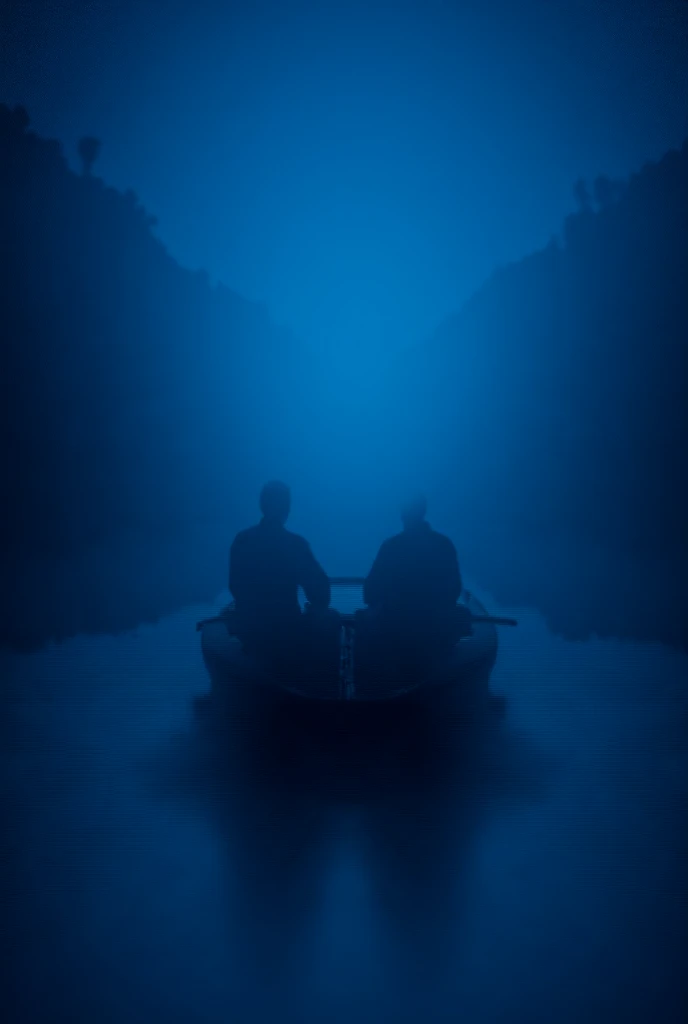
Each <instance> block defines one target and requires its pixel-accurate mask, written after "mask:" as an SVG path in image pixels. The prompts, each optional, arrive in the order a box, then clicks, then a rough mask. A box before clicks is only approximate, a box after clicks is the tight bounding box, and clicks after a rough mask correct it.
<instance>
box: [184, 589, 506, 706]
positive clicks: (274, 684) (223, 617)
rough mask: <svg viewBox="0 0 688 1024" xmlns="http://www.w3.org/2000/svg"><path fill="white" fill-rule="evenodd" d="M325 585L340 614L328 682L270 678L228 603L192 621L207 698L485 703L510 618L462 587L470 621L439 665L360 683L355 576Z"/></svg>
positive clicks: (330, 702) (362, 703)
mask: <svg viewBox="0 0 688 1024" xmlns="http://www.w3.org/2000/svg"><path fill="white" fill-rule="evenodd" d="M330 584H331V587H332V595H333V599H332V606H333V607H334V608H336V609H337V610H338V611H339V612H340V614H341V617H342V628H341V644H340V668H339V675H338V678H337V679H336V680H334V679H333V680H331V681H327V682H325V683H324V682H323V681H322V680H320V679H317V678H315V679H311V680H307V679H305V678H296V679H288V680H286V679H282V678H276V677H275V676H274V675H273V674H271V673H270V672H269V671H268V670H267V669H266V668H264V667H263V666H261V665H260V664H259V663H258V662H257V661H256V660H255V659H254V658H253V657H251V656H250V655H249V654H247V653H246V652H245V651H244V649H243V646H242V643H241V641H240V639H239V638H238V636H237V635H236V632H235V630H234V628H233V624H232V623H233V606H232V605H229V606H228V607H227V608H226V609H224V611H223V612H222V613H221V614H220V615H218V616H214V617H212V618H209V619H204V620H202V621H201V622H199V623H197V630H198V631H199V632H200V634H201V650H202V653H203V659H204V661H205V665H206V668H207V670H208V674H209V676H210V680H211V696H212V697H214V698H219V699H220V700H226V699H228V698H229V699H231V698H233V697H240V696H241V695H242V694H247V693H250V694H252V695H254V696H256V695H259V696H260V697H262V698H267V699H270V698H273V699H274V698H277V699H279V700H282V701H288V702H291V703H304V702H305V703H308V704H309V705H313V704H314V703H318V704H321V705H325V704H326V705H328V706H330V707H333V706H339V705H347V706H349V707H351V706H359V707H361V706H371V705H377V706H380V705H386V704H390V703H395V704H399V703H408V702H411V703H416V702H418V701H428V700H430V701H434V700H436V699H437V698H438V696H439V695H440V694H447V693H448V692H450V691H451V692H453V693H458V694H459V696H460V697H463V698H465V699H466V701H467V702H469V701H470V702H475V701H476V700H477V701H481V700H483V699H485V700H488V701H489V700H490V699H491V697H492V695H490V692H489V679H490V674H491V672H492V669H493V667H494V664H495V661H496V658H497V650H498V637H497V626H500V625H508V626H515V625H516V622H515V620H513V619H506V618H498V617H495V616H490V615H488V613H487V610H486V609H485V607H484V605H483V604H482V603H481V602H480V601H479V600H478V598H477V597H475V596H474V595H473V594H472V593H471V592H470V591H468V590H464V591H463V593H462V595H461V597H460V600H459V605H460V606H461V607H462V608H463V609H464V617H465V619H466V621H468V622H469V623H470V629H469V631H468V632H469V635H465V636H461V638H460V639H459V640H457V642H456V643H455V644H454V646H453V648H452V649H451V651H450V653H449V655H448V656H447V657H446V658H444V659H443V660H442V662H441V663H440V664H439V665H437V666H436V667H434V668H433V669H432V671H430V672H428V673H425V674H423V675H421V676H420V677H418V678H416V679H412V680H411V681H409V680H405V681H403V682H402V681H400V680H398V679H394V678H388V679H385V680H384V681H383V680H375V679H362V678H360V674H359V673H357V671H356V625H357V621H358V619H357V606H358V608H359V609H360V605H361V596H362V586H363V579H361V578H359V577H332V578H330ZM492 703H493V704H495V703H496V704H497V705H500V706H501V705H502V704H503V702H501V701H500V699H499V698H492Z"/></svg>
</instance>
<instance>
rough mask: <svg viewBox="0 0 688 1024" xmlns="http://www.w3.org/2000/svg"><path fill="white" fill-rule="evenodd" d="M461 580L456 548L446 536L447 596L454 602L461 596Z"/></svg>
mask: <svg viewBox="0 0 688 1024" xmlns="http://www.w3.org/2000/svg"><path fill="white" fill-rule="evenodd" d="M462 590H463V581H462V579H461V570H460V569H459V558H458V555H457V554H456V548H455V547H454V544H453V543H452V541H451V540H449V539H448V538H447V597H448V599H449V600H450V601H451V602H452V603H453V604H455V603H456V602H457V601H458V600H459V598H460V597H461V591H462Z"/></svg>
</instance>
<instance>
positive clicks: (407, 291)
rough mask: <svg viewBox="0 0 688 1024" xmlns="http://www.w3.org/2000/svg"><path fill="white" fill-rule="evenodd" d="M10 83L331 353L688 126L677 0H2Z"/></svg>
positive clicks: (227, 276)
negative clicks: (89, 143)
mask: <svg viewBox="0 0 688 1024" xmlns="http://www.w3.org/2000/svg"><path fill="white" fill-rule="evenodd" d="M0 19H1V20H0V102H7V103H17V102H22V103H24V104H25V105H26V106H27V108H28V109H29V112H30V115H31V117H32V122H33V126H34V128H35V129H36V130H37V131H39V132H40V133H41V134H44V135H48V136H53V137H57V138H59V139H61V140H62V141H63V142H64V145H65V152H66V154H67V155H68V157H69V158H70V160H71V161H73V162H74V164H75V166H76V164H77V157H76V146H77V142H78V139H79V138H80V137H81V136H83V135H86V134H92V135H95V136H97V137H99V138H100V139H101V140H102V142H103V149H102V155H101V157H100V158H99V161H98V164H97V166H96V173H99V174H100V175H102V176H103V178H104V179H105V180H106V181H107V182H109V183H111V184H113V185H115V186H116V187H118V188H129V187H131V188H133V189H134V190H135V191H136V192H137V194H138V195H139V197H140V199H141V200H142V202H143V203H144V205H145V206H146V207H147V208H148V210H149V211H150V212H151V213H152V214H154V215H155V216H157V217H158V220H159V225H158V228H157V231H158V233H159V236H160V237H161V239H162V240H163V241H164V242H165V244H166V245H167V246H168V248H169V250H170V251H171V253H172V254H173V255H174V256H175V257H176V258H177V259H178V260H179V261H180V262H181V263H182V264H183V265H185V266H189V267H192V268H194V269H196V268H205V269H206V270H207V271H208V272H209V273H210V275H211V277H212V278H213V279H216V280H221V281H223V282H225V283H226V284H228V285H229V286H230V287H232V288H234V289H235V290H236V291H238V292H239V293H241V294H242V295H244V296H246V297H247V298H249V299H251V300H253V301H256V302H260V303H264V304H265V305H266V306H267V307H268V308H269V310H270V313H271V315H272V317H273V318H274V319H275V320H276V321H277V322H278V323H281V324H284V325H286V326H288V327H290V328H291V329H292V330H293V331H294V332H296V333H297V334H298V335H300V336H301V337H302V338H304V339H305V340H306V341H308V342H309V343H311V344H313V345H315V346H317V347H318V348H319V349H320V350H321V351H323V352H331V353H337V354H338V356H339V357H340V358H343V359H348V358H349V355H351V357H352V358H353V357H357V358H363V357H364V356H365V355H367V354H370V353H377V354H394V353H395V352H398V351H399V350H400V349H401V348H403V347H405V346H406V345H410V344H415V343H417V342H419V341H422V340H423V339H424V338H425V337H427V336H428V335H429V334H431V332H432V331H433V330H434V329H435V328H436V327H437V326H438V324H439V323H440V322H441V321H442V320H443V319H444V318H446V317H447V316H448V315H451V313H453V312H454V311H456V310H457V309H458V308H459V307H460V305H461V303H462V302H463V301H464V300H465V299H466V298H467V297H468V296H469V295H470V294H471V292H472V291H473V290H474V289H475V288H476V287H478V286H479V285H480V284H481V283H482V281H483V280H484V279H485V278H486V277H487V276H489V274H490V273H491V272H492V271H493V270H494V269H496V268H497V267H498V266H500V265H503V264H504V263H507V262H510V261H511V260H514V259H519V258H521V257H522V256H524V255H526V254H527V253H528V252H531V251H533V250H534V249H536V248H538V247H540V246H543V245H545V244H546V243H547V242H548V241H549V239H550V238H551V237H552V235H553V234H556V233H557V231H558V230H559V228H560V225H561V221H562V219H563V217H564V216H565V215H566V214H567V213H568V212H570V211H571V210H572V209H573V208H574V201H573V197H572V186H573V183H574V181H575V180H576V179H577V178H578V177H579V176H580V175H583V176H586V177H588V178H593V177H595V176H596V175H597V174H600V173H605V174H608V175H610V176H612V177H617V176H618V177H621V176H626V175H628V174H629V173H631V172H632V171H634V170H637V169H639V168H640V167H641V166H642V164H643V163H645V162H646V161H647V160H651V159H657V158H659V157H660V156H661V155H662V154H663V153H664V152H665V151H666V150H667V149H669V148H672V147H674V146H677V145H680V143H681V142H682V141H683V139H684V138H685V137H686V135H688V61H687V60H686V54H688V3H686V0H624V2H623V3H621V2H619V0H597V2H592V0H558V2H557V3H556V4H553V3H551V2H548V0H522V2H520V3H518V4H514V3H513V2H512V0H492V2H490V3H487V2H485V0H466V2H464V3H451V2H446V0H445V2H441V0H424V2H423V3H419V2H387V3H380V2H379V0H349V2H348V3H342V2H340V0H320V2H314V0H308V2H277V0H255V2H253V3H250V4H231V3H226V2H224V3H221V2H219V0H196V2H194V3H189V2H187V3H181V2H179V0H167V2H165V3H162V2H160V0H158V2H157V3H153V2H152V0H120V2H115V0H71V2H70V0H63V2H58V0H52V2H50V3H48V2H44V0H30V2H23V0H22V2H19V0H5V3H4V4H3V8H2V13H1V14H0Z"/></svg>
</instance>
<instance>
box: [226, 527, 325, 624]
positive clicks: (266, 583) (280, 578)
mask: <svg viewBox="0 0 688 1024" xmlns="http://www.w3.org/2000/svg"><path fill="white" fill-rule="evenodd" d="M299 587H302V588H303V590H304V593H305V595H306V598H307V599H308V601H310V603H311V604H312V605H313V606H315V607H317V608H327V606H328V605H329V603H330V581H329V580H328V578H327V575H326V574H325V571H324V570H323V569H322V567H321V566H320V565H319V564H318V562H317V560H316V558H315V556H314V555H313V552H312V551H311V549H310V546H309V544H308V542H307V541H306V540H304V538H303V537H299V536H298V535H297V534H295V533H290V532H289V530H286V529H285V528H284V527H283V526H281V525H280V524H279V523H271V522H269V521H267V520H265V519H263V520H261V522H260V523H259V524H258V525H257V526H252V527H250V528H249V529H248V530H242V531H241V533H238V534H237V535H236V537H235V538H234V542H233V544H232V548H231V551H230V554H229V589H230V590H231V592H232V595H233V597H234V600H235V603H236V613H237V620H238V623H239V626H240V628H242V627H248V628H250V629H253V628H260V629H261V630H270V629H272V628H274V627H279V626H281V625H286V624H287V623H288V622H290V621H292V620H293V619H294V618H295V617H297V616H298V615H299V614H300V608H299V601H298V588H299Z"/></svg>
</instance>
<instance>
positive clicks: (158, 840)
mask: <svg viewBox="0 0 688 1024" xmlns="http://www.w3.org/2000/svg"><path fill="white" fill-rule="evenodd" d="M487 600H488V603H489V605H490V608H491V610H493V611H495V612H498V611H501V612H502V613H504V614H509V613H511V614H513V613H514V611H515V610H513V609H498V608H497V607H496V606H495V605H494V602H491V601H489V597H488V599H487ZM208 611H209V609H207V608H197V609H188V610H186V611H185V612H184V613H181V614H179V615H177V616H175V617H173V618H169V619H166V620H165V621H163V622H161V623H159V624H158V625H156V626H153V627H145V628H142V629H140V630H139V631H137V633H136V634H134V635H131V634H130V635H125V636H121V637H118V638H78V639H76V640H74V641H72V642H70V643H67V644H65V645H64V646H61V647H59V648H56V649H53V650H51V651H48V652H46V653H44V654H41V655H38V656H34V657H26V658H17V659H9V660H6V661H5V663H4V665H3V672H4V675H5V684H4V693H5V694H7V695H8V696H7V698H6V699H5V700H4V703H3V716H2V736H3V744H4V748H5V751H6V756H5V760H4V765H5V770H4V773H3V796H4V799H5V807H6V810H5V817H6V822H7V823H8V825H9V828H8V830H7V839H6V843H5V845H6V853H5V857H4V864H5V878H4V900H5V909H6V912H5V921H6V924H7V925H8V926H9V932H8V936H9V943H8V954H7V955H6V957H5V962H4V969H5V970H6V971H8V972H9V973H8V977H7V979H6V981H7V989H6V991H7V993H8V995H9V999H10V1002H11V1005H12V1011H11V1013H10V1014H9V1017H8V1019H10V1020H11V1021H17V1022H24V1021H36V1022H41V1024H42V1022H52V1021H67V1020H68V1021H74V1022H77V1021H78V1022H80V1021H84V1022H86V1021H88V1022H96V1021H97V1022H103V1024H106V1022H110V1021H111V1022H117V1024H119V1022H124V1021H126V1022H127V1024H134V1022H139V1021H140V1022H150V1021H153V1020H155V1021H161V1022H168V1021H169V1022H177V1021H179V1022H206V1021H207V1022H212V1024H215V1022H220V1021H222V1022H224V1021H237V1022H240V1024H243V1022H246V1024H252V1022H254V1021H273V1020H274V1021H304V1022H311V1021H313V1022H316V1021H318V1022H320V1021H349V1020H353V1021H356V1022H357V1024H362V1022H368V1021H371V1022H372V1021H384V1022H387V1021H389V1022H397V1021H398V1022H411V1021H424V1022H425V1021H427V1022H435V1021H437V1022H445V1021H446V1022H449V1021H451V1022H457V1021H459V1020H462V1021H469V1022H475V1024H480V1022H483V1021H485V1022H493V1021H500V1022H502V1021H505V1022H506V1021H508V1022H521V1021H523V1022H524V1024H537V1022H543V1024H554V1022H558V1024H568V1022H571V1024H574V1022H575V1024H579V1022H581V1021H588V1022H591V1021H611V1020H619V1021H625V1022H626V1021H628V1022H635V1021H638V1022H641V1021H642V1022H646V1021H654V1022H665V1021H667V1022H668V1021H677V1022H678V1021H679V1020H682V1019H683V1018H684V1012H685V1009H686V1007H685V994H686V985H685V982H684V981H682V979H681V973H682V971H683V970H684V968H685V965H686V953H687V952H688V944H687V942H686V939H687V936H688V932H687V930H686V924H685V922H686V921H687V920H688V914H687V911H688V906H687V903H688V901H687V900H686V895H687V890H688V885H687V883H686V869H685V863H688V856H687V854H688V843H687V841H686V839H687V833H686V806H687V802H686V797H687V795H688V794H687V791H688V659H686V658H685V657H684V656H681V655H679V654H678V653H675V652H672V651H668V650H666V649H663V648H661V647H651V646H633V645H630V644H620V643H612V642H601V641H591V642H589V643H585V644H570V643H566V642H564V641H562V640H559V639H557V638H554V637H552V636H551V635H550V634H549V633H548V632H547V630H546V629H545V627H544V626H543V624H542V622H541V620H540V619H539V617H537V616H536V615H534V614H533V613H529V612H524V611H523V610H519V611H516V614H517V615H518V617H519V619H520V621H521V625H520V627H519V629H518V630H513V631H508V630H503V631H502V632H501V639H502V646H501V652H500V657H499V661H498V664H497V668H496V670H495V673H494V676H493V689H494V690H495V691H497V692H499V693H503V694H505V695H506V696H507V698H508V710H507V714H506V716H505V718H504V719H503V720H502V721H501V722H500V723H499V724H498V725H497V726H496V727H495V728H494V729H493V730H492V731H490V732H488V733H486V734H485V735H483V736H476V735H473V736H472V737H469V736H465V737H464V738H463V741H462V742H461V743H459V738H460V737H459V735H458V734H457V733H456V732H455V731H454V728H453V726H452V725H451V724H450V723H445V725H444V726H443V727H442V728H439V731H438V732H436V733H434V734H433V739H432V742H431V743H424V742H419V743H417V744H416V745H415V746H414V747H413V749H411V748H409V746H408V743H407V742H405V743H404V744H402V743H401V742H400V741H392V740H391V739H390V736H389V735H388V736H387V737H386V738H385V739H384V741H383V740H380V742H379V744H378V745H377V747H376V748H375V749H373V750H371V745H370V742H368V744H367V745H366V744H364V743H363V741H362V740H360V738H357V737H353V738H349V739H348V740H347V741H346V743H344V742H343V737H342V736H339V737H338V738H337V737H335V739H337V740H338V741H337V743H335V742H334V740H331V738H328V739H327V741H324V738H323V736H322V734H321V735H316V736H312V735H309V734H308V731H307V730H306V731H305V733H303V734H302V735H300V736H299V737H298V740H297V741H296V742H295V743H291V744H289V743H286V742H285V741H284V735H283V732H281V733H280V732H278V727H279V723H278V724H273V725H272V726H271V727H268V726H265V727H264V728H263V729H262V731H260V730H255V729H254V728H253V727H252V726H250V723H248V722H244V723H243V724H242V725H241V727H240V728H239V729H238V730H236V731H235V732H234V733H232V732H227V733H225V734H217V733H216V732H213V731H212V730H209V729H208V726H207V723H204V722H203V721H202V720H201V721H199V719H198V717H197V716H196V715H195V714H194V711H193V699H194V697H195V696H197V695H199V694H202V693H203V692H204V691H205V689H206V687H207V680H206V676H205V672H204V668H203V665H202V662H201V660H200V652H199V647H198V638H197V635H196V633H195V632H194V623H195V620H196V618H198V617H201V616H202V615H203V614H208ZM283 724H284V723H282V725H283ZM419 731H420V725H419ZM423 735H425V733H423ZM280 737H281V740H280Z"/></svg>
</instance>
